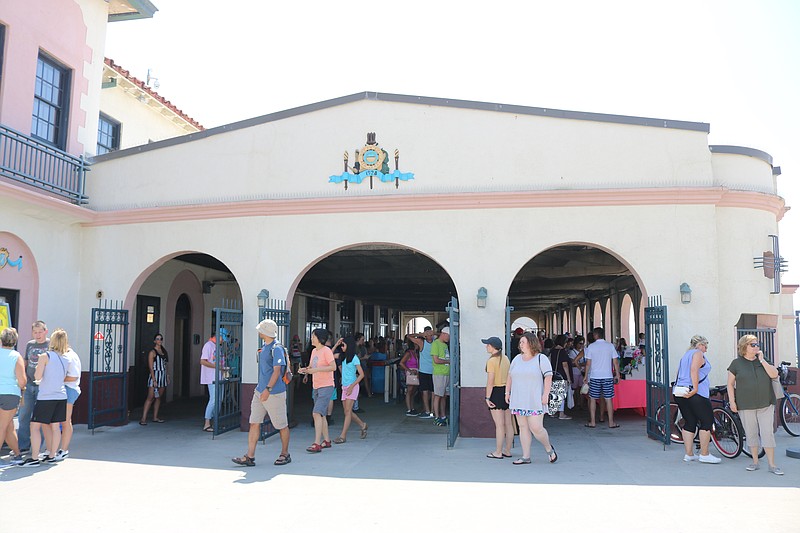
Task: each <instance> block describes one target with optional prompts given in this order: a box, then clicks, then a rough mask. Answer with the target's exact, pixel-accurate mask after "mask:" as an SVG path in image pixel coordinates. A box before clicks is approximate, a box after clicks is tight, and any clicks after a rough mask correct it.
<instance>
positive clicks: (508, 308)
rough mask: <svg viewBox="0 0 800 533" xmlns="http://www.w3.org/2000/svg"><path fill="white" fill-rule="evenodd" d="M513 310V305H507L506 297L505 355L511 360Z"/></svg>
mask: <svg viewBox="0 0 800 533" xmlns="http://www.w3.org/2000/svg"><path fill="white" fill-rule="evenodd" d="M513 310H514V307H513V306H510V305H508V298H506V344H505V346H506V352H505V353H506V355H507V356H508V360H509V361H510V360H511V311H513Z"/></svg>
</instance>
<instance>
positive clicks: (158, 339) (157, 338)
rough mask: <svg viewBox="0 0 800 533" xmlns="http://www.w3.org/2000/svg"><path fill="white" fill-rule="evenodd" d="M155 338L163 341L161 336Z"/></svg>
mask: <svg viewBox="0 0 800 533" xmlns="http://www.w3.org/2000/svg"><path fill="white" fill-rule="evenodd" d="M156 340H157V341H163V340H164V339H162V338H161V337H156Z"/></svg>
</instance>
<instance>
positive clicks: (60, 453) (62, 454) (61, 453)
mask: <svg viewBox="0 0 800 533" xmlns="http://www.w3.org/2000/svg"><path fill="white" fill-rule="evenodd" d="M67 457H69V450H67V451H64V450H58V453H56V455H55V457H53V459H54V460H55V461H63V460H64V459H66V458H67Z"/></svg>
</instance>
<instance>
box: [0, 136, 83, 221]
mask: <svg viewBox="0 0 800 533" xmlns="http://www.w3.org/2000/svg"><path fill="white" fill-rule="evenodd" d="M89 170H90V169H89V163H88V162H87V161H85V160H84V159H83V157H82V156H81V157H75V156H73V155H70V154H68V153H66V152H63V151H61V150H59V149H57V148H53V147H52V146H50V145H48V144H45V143H43V142H40V141H37V140H36V139H33V138H32V137H30V136H28V135H25V134H22V133H20V132H18V131H15V130H12V129H11V128H8V127H6V126H2V125H0V176H4V177H6V178H10V179H12V180H15V181H18V182H20V183H24V184H25V185H28V186H31V187H35V188H37V189H41V190H44V191H48V192H50V193H54V194H57V195H59V196H62V197H64V198H66V199H68V200H69V201H70V202H72V203H74V204H79V205H80V204H85V203H87V202H88V198H87V197H86V195H85V194H84V192H85V186H86V173H87V172H88V171H89Z"/></svg>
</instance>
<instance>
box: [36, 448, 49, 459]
mask: <svg viewBox="0 0 800 533" xmlns="http://www.w3.org/2000/svg"><path fill="white" fill-rule="evenodd" d="M48 457H50V451H49V450H45V451H43V452H42V453H40V454H39V457H38V459H39V460H40V461H41V460H42V459H47V458H48Z"/></svg>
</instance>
